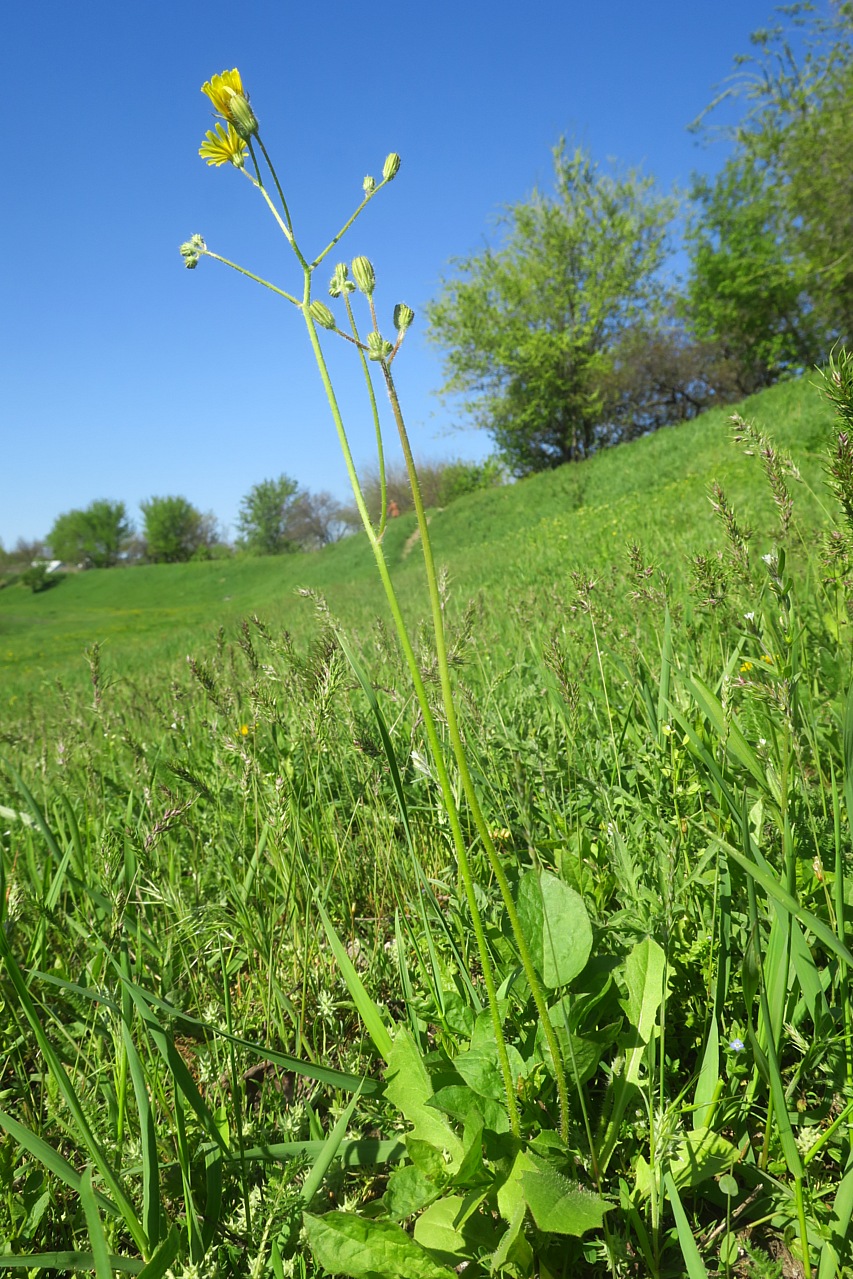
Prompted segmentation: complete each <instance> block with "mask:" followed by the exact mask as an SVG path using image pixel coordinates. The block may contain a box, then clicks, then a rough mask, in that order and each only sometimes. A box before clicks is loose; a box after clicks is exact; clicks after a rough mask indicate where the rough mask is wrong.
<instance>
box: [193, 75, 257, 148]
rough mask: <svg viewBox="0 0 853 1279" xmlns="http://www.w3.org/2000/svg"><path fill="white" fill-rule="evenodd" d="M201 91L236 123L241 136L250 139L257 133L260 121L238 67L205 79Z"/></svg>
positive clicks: (218, 109) (225, 116) (226, 118)
mask: <svg viewBox="0 0 853 1279" xmlns="http://www.w3.org/2000/svg"><path fill="white" fill-rule="evenodd" d="M201 91H202V93H206V94H207V96H208V97H209V98H210V100H211V102H212V103H213V106H214V108H215V109H216V110H217V111H218V112H219V114H220V115H221V116H222V117H223V119H225V120H227V121H228V123H229V124H233V125H234V127H235V128H236V130H237V132H238V133H239V135H240V137H241V138H244V139H248V138H250V137H251V136H252V134H254V133H257V131H258V122H257V120H256V119H255V113H254V111H253V110H252V108H251V107H250V106H249V95H248V94H247V93H246V92H245V91H244V89H243V81H242V79H241V77H240V72H239V71H238V70H237V68H236V67H234V69H233V71H223V72H222V74H221V75H215V76H211V77H210V79H209V80H205V82H204V84H203V85H202V86H201Z"/></svg>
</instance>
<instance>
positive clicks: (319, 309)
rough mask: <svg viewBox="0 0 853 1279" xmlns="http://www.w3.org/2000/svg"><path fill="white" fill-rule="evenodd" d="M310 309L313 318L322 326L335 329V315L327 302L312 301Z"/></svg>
mask: <svg viewBox="0 0 853 1279" xmlns="http://www.w3.org/2000/svg"><path fill="white" fill-rule="evenodd" d="M308 310H309V311H310V312H311V317H312V319H314V320H316V321H317V323H318V324H319V325H320V327H321V328H324V329H333V328H334V327H335V317H334V316H333V315H332V313H331V311H330V310H329V308H328V307H327V306H326V303H325V302H312V303H311V305H310V306H309V307H308Z"/></svg>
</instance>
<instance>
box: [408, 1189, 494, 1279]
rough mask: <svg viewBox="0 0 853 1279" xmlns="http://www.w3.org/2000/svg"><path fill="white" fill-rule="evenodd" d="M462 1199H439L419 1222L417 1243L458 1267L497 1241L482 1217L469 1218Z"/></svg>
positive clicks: (491, 1227)
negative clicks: (460, 1263)
mask: <svg viewBox="0 0 853 1279" xmlns="http://www.w3.org/2000/svg"><path fill="white" fill-rule="evenodd" d="M466 1206H467V1200H466V1199H464V1198H463V1197H462V1196H461V1195H447V1196H446V1197H445V1198H444V1199H438V1200H437V1201H436V1202H435V1203H434V1204H432V1205H431V1206H430V1207H429V1208H427V1210H426V1212H423V1213H421V1215H420V1216H419V1217H418V1219H417V1221H416V1222H415V1239H416V1240H417V1242H418V1243H419V1244H422V1245H423V1247H424V1248H428V1249H429V1251H430V1253H431V1254H432V1255H433V1256H434V1257H436V1258H437V1259H438V1260H440V1261H446V1262H447V1264H448V1265H451V1266H456V1265H458V1264H459V1262H460V1261H465V1260H468V1259H469V1258H471V1257H473V1256H475V1255H476V1253H477V1252H478V1251H480V1250H481V1249H483V1248H491V1247H492V1245H493V1244H494V1241H495V1232H494V1226H493V1224H492V1222H491V1221H489V1222H486V1220H485V1218H484V1217H483V1216H482V1215H476V1216H467V1217H466V1211H465V1210H466Z"/></svg>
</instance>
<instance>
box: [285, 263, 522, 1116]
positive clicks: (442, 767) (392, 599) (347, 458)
mask: <svg viewBox="0 0 853 1279" xmlns="http://www.w3.org/2000/svg"><path fill="white" fill-rule="evenodd" d="M310 288H311V277H310V273H309V272H308V271H306V273H305V299H304V302H303V315H304V316H305V323H306V327H307V329H308V336H309V339H310V342H311V347H312V350H313V352H314V358H315V360H316V362H317V368H318V370H319V373H320V379H321V381H322V383H323V389H324V390H325V392H326V398H327V399H328V401H329V408H330V410H331V413H332V419H333V421H334V424H335V430H336V431H337V434H338V440H339V442H340V445H341V449H342V451H343V455H344V463H345V465H346V468H347V473H348V475H349V478H350V482H351V484H352V488H353V494H354V495H355V500H356V505H357V507H358V511H359V515H360V516H361V520H362V524H363V525H364V530H365V532H366V533H367V537H368V540H369V541H370V547H371V550H372V551H373V557H374V559H375V561H376V566H377V568H378V570H379V576H380V578H381V580H382V585H383V587H384V589H385V595H386V598H387V600H388V604H389V606H390V609H391V615H392V617H393V619H394V626H395V629H396V631H397V636H398V638H399V640H400V645H401V647H402V649H403V655H404V657H405V660H406V665H407V666H408V668H409V674H410V675H411V678H412V683H413V684H414V687H415V694H416V696H417V699H418V703H419V705H420V708H421V713H422V715H423V720H424V729H425V731H426V735H427V740H428V742H429V745H430V751H431V753H432V757H433V762H434V765H435V770H436V776H437V778H438V784H439V788H440V790H441V795H442V800H443V802H444V807H445V810H446V812H447V816H448V820H449V822H450V829H451V834H452V837H453V846H454V849H455V852H456V857H457V861H458V863H459V873H460V876H461V878H462V882H463V885H464V889H465V897H466V900H467V903H468V909H469V911H470V913H471V920H472V923H473V927H474V934H475V937H476V941H477V950H478V952H479V956H480V964H481V967H482V970H483V980H484V981H485V984H486V992H487V995H488V1001H489V1011H490V1013H491V1019H492V1029H493V1031H494V1035H495V1042H496V1044H497V1050H498V1060H499V1063H500V1068H501V1075H502V1078H503V1084H504V1090H505V1093H506V1099H507V1109H508V1111H509V1120H510V1126H511V1128H512V1131H513V1133H514V1134H515V1135H516V1136H518V1135H520V1132H521V1125H520V1122H519V1117H518V1104H517V1101H516V1095H515V1080H514V1079H513V1075H512V1068H511V1067H510V1064H509V1055H508V1053H507V1049H506V1040H505V1038H504V1034H503V1026H502V1024H501V1014H500V1007H499V1004H498V996H497V990H496V988H495V982H494V976H493V973H492V962H491V957H490V955H489V949H488V944H487V942H486V934H485V930H484V928H483V921H482V918H481V916H480V910H479V907H478V905H477V899H476V895H475V893H474V879H473V876H472V874H471V867H470V863H469V861H468V851H467V848H466V846H465V836H464V834H463V832H462V825H461V822H460V819H459V811H458V808H457V805H456V797H455V795H454V793H453V786H452V784H451V781H450V776H449V773H448V771H447V765H446V762H445V759H444V750H443V748H442V745H441V740H440V738H439V735H438V729H437V727H436V723H435V717H434V715H433V713H432V708H431V707H430V704H429V698H428V696H427V691H426V686H425V685H424V682H423V678H422V676H421V672H420V668H419V666H418V661H417V657H416V656H415V652H414V649H413V648H412V644H411V640H410V639H409V632H408V628H407V627H406V622H405V619H404V617H403V613H402V610H401V608H400V604H399V601H398V599H397V592H396V590H395V588H394V583H393V581H392V580H391V574H390V572H389V570H388V564H387V561H386V559H385V553H384V551H383V549H382V544H381V542H380V541H379V539H378V537H377V535H376V532H375V530H374V528H373V525H372V523H371V520H370V514H369V512H368V510H367V506H366V504H365V501H364V496H363V494H362V491H361V486H360V484H359V482H358V475H357V472H356V469H355V464H354V462H353V459H352V453H351V451H350V447H349V440H348V439H347V434H346V429H345V427H344V423H343V418H342V417H341V412H340V409H339V407H338V403H337V398H336V396H335V391H334V387H333V386H332V381H331V378H330V376H329V371H328V368H327V366H326V361H325V357H324V356H323V351H322V348H321V346H320V339H319V337H318V334H317V328H316V325H315V324H314V321H313V319H312V317H311V314H310V312H309V309H308V304H309V301H310ZM445 661H446V657H445Z"/></svg>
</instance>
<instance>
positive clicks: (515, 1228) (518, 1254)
mask: <svg viewBox="0 0 853 1279" xmlns="http://www.w3.org/2000/svg"><path fill="white" fill-rule="evenodd" d="M526 1213H527V1205H526V1204H525V1203H524V1202H523V1201H522V1202H521V1203H520V1204H519V1206H518V1209H517V1210H516V1214H515V1216H514V1217H513V1219H512V1221H511V1222H510V1223H509V1226H508V1227H507V1229H506V1230H505V1231H504V1233H503V1235H501V1239H500V1242H499V1244H498V1246H497V1248H496V1249H495V1251H494V1252H493V1253H492V1254H491V1257H490V1258H489V1266H490V1270H491V1273H492V1274H500V1273H501V1270H502V1269H504V1268H506V1270H507V1273H508V1274H520V1275H529V1274H532V1272H533V1249H532V1248H531V1246H530V1244H529V1243H528V1242H527V1236H526V1235H525V1233H524V1229H523V1227H524V1218H525V1215H526ZM510 1266H511V1267H512V1269H509V1267H510Z"/></svg>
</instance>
